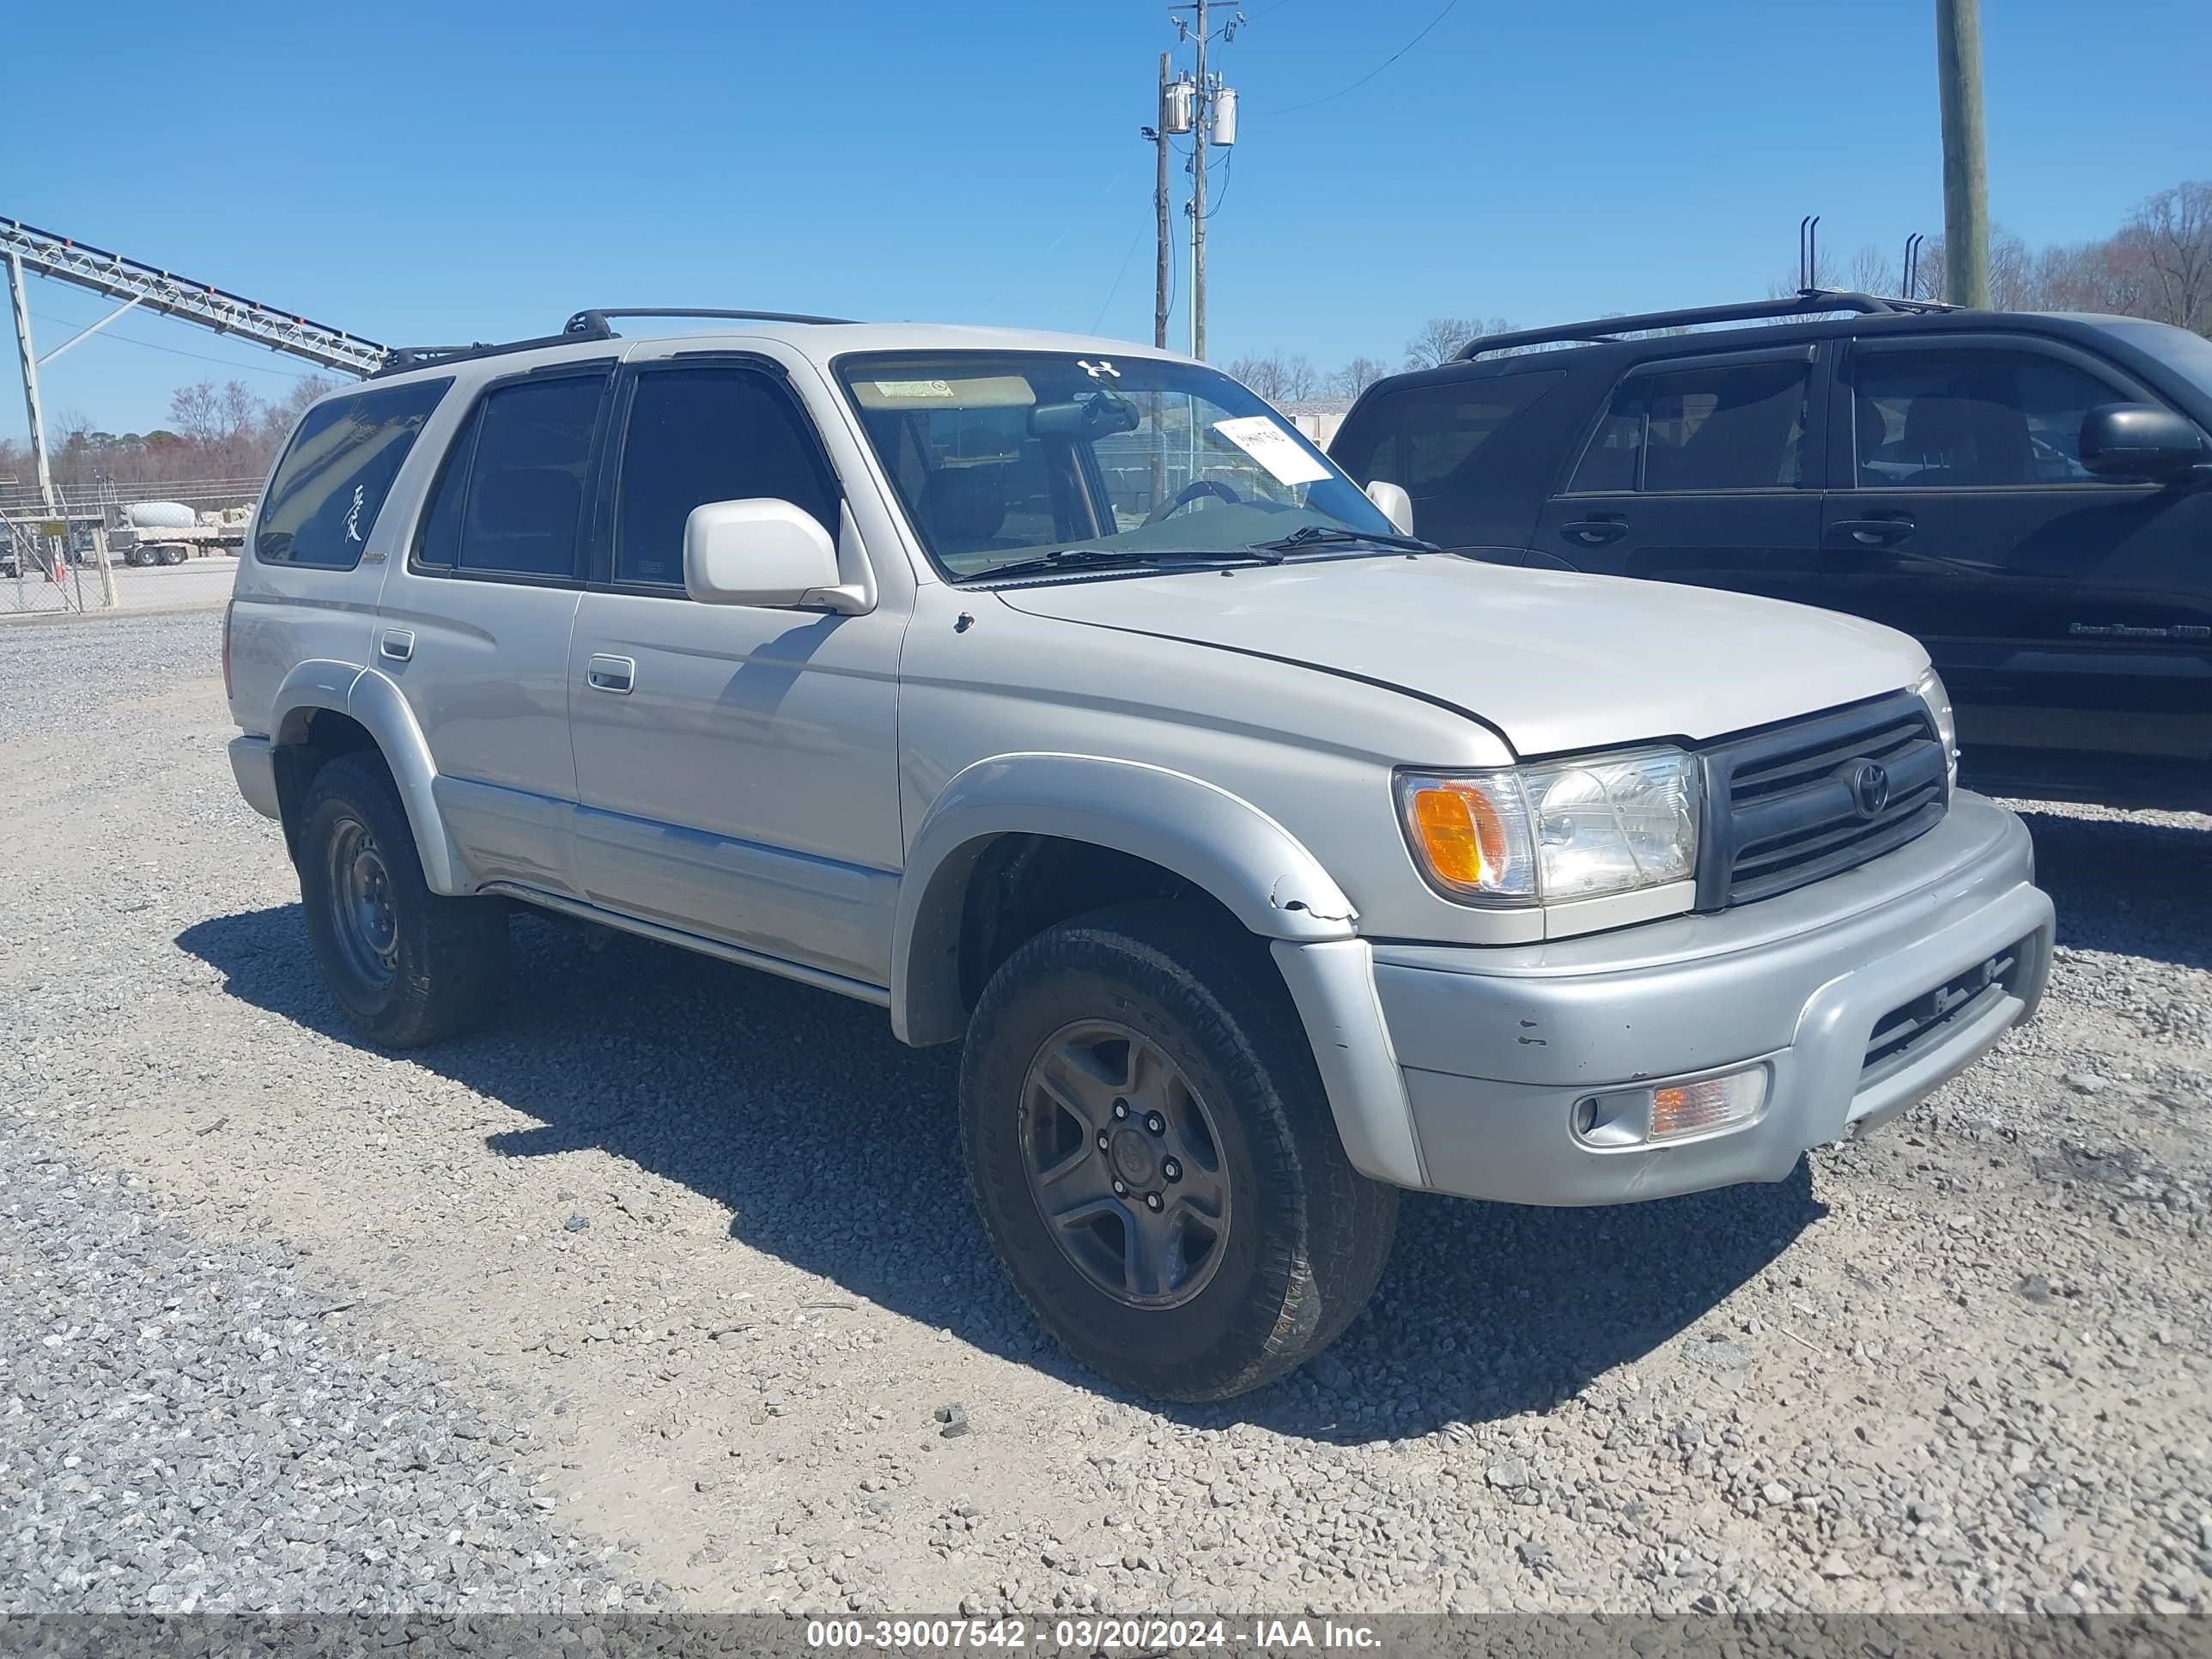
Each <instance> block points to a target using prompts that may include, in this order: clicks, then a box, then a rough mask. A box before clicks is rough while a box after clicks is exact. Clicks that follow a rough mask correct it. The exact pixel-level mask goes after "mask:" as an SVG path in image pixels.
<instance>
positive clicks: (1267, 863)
mask: <svg viewBox="0 0 2212 1659" xmlns="http://www.w3.org/2000/svg"><path fill="white" fill-rule="evenodd" d="M1009 837H1029V838H1032V839H1033V840H1035V841H1040V842H1052V843H1056V844H1061V845H1065V846H1068V847H1072V848H1079V849H1085V850H1086V851H1089V852H1095V853H1096V854H1102V855H1105V856H1107V857H1109V858H1113V859H1118V860H1126V861H1127V864H1128V865H1130V866H1134V867H1135V868H1137V869H1139V870H1148V871H1151V872H1158V873H1159V874H1161V875H1163V876H1164V877H1166V878H1169V879H1170V881H1171V882H1173V883H1175V884H1181V885H1182V887H1183V888H1185V889H1187V890H1190V891H1192V892H1194V893H1195V894H1198V895H1203V896H1204V897H1205V898H1206V899H1207V900H1209V901H1210V902H1212V903H1214V904H1216V905H1218V906H1219V907H1220V908H1221V909H1222V910H1224V911H1225V912H1226V913H1227V914H1228V915H1230V916H1231V917H1233V918H1234V919H1235V920H1236V921H1237V923H1238V924H1239V925H1241V926H1242V927H1245V928H1246V929H1248V930H1249V931H1250V932H1251V933H1255V934H1257V935H1259V936H1260V937H1261V938H1264V939H1281V940H1291V941H1298V942H1314V941H1319V940H1323V939H1349V938H1352V936H1353V933H1354V931H1355V930H1354V923H1355V922H1356V921H1357V912H1356V911H1355V910H1354V908H1353V907H1352V901H1351V900H1350V899H1349V898H1347V897H1346V896H1345V893H1344V891H1343V890H1342V889H1341V888H1340V887H1339V886H1338V885H1337V884H1336V882H1335V881H1334V878H1331V877H1330V875H1329V874H1328V871H1327V870H1325V869H1323V868H1322V865H1321V863H1320V861H1319V860H1317V859H1316V858H1315V856H1314V855H1313V854H1312V853H1311V852H1310V851H1309V850H1308V849H1307V848H1305V847H1304V845H1303V844H1302V843H1301V842H1299V841H1298V840H1297V837H1295V836H1292V835H1291V832H1290V831H1289V830H1288V829H1285V828H1284V827H1283V825H1282V824H1280V823H1278V822H1276V821H1275V820H1274V819H1273V817H1269V816H1268V815H1267V813H1266V812H1264V811H1261V809H1260V808H1258V807H1256V806H1255V805H1252V804H1251V803H1250V802H1249V801H1247V800H1244V799H1241V798H1240V797H1238V796H1236V795H1233V794H1231V793H1229V792H1228V791H1227V790H1225V789H1222V788H1219V787H1217V786H1215V785H1213V784H1210V783H1207V782H1206V781H1203V780H1201V779H1199V778H1194V777H1191V776H1189V775H1187V774H1184V773H1181V772H1176V771H1171V770H1170V769H1167V768H1164V767H1158V766H1152V765H1147V764H1145V763H1140V762H1135V761H1123V760H1108V759H1100V758H1097V757H1089V756H1081V755H1062V754H1018V755H1003V756H998V757H994V758H992V759H989V760H986V761H979V762H977V763H975V764H974V765H972V766H969V768H967V769H965V770H963V771H962V772H961V773H959V774H958V775H956V776H955V777H954V778H953V779H952V781H951V782H950V783H948V784H946V786H945V788H944V789H943V790H942V791H941V792H940V793H939V795H938V797H937V799H936V800H935V801H934V802H933V804H932V805H931V807H930V810H929V811H928V814H927V817H925V818H924V819H923V820H922V823H921V827H920V828H919V829H917V830H916V831H915V836H914V838H913V841H912V842H911V844H910V845H909V847H908V855H907V863H906V871H905V873H904V875H903V876H902V878H901V880H900V883H899V898H898V911H897V915H896V919H895V921H894V922H893V927H892V935H891V964H890V968H891V971H890V993H891V996H890V1011H891V1024H892V1029H893V1030H895V1031H896V1034H897V1035H898V1036H899V1037H900V1038H901V1040H902V1041H904V1042H910V1043H915V1044H917V1045H921V1044H927V1043H933V1042H951V1041H952V1040H954V1039H956V1038H957V1037H958V1036H960V1035H961V1034H962V1033H963V1031H964V1030H966V1028H967V1021H968V1016H969V1011H970V1009H971V1007H972V1006H973V996H974V993H975V990H977V989H979V988H980V987H979V986H977V985H975V984H974V983H973V982H972V981H973V980H974V978H975V975H974V973H973V971H972V961H971V963H970V964H969V969H970V970H969V971H966V972H963V947H964V946H966V945H969V940H970V937H971V935H970V932H969V925H968V924H969V915H970V914H971V908H972V905H973V902H974V900H975V896H976V893H977V888H976V883H977V880H978V876H979V872H984V871H987V870H988V869H989V868H990V860H992V858H993V857H994V851H993V849H994V848H1004V846H1005V845H1006V842H1007V839H1008V838H1009ZM1054 919H1057V918H1054ZM1017 942H1018V941H1017Z"/></svg>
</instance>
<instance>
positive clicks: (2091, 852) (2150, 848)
mask: <svg viewBox="0 0 2212 1659" xmlns="http://www.w3.org/2000/svg"><path fill="white" fill-rule="evenodd" d="M2011 805H2012V807H2013V810H2014V811H2016V812H2018V813H2019V814H2020V816H2021V822H2023V823H2026V824H2027V828H2028V831H2029V833H2030V834H2031V835H2033V836H2034V837H2035V879H2036V882H2037V884H2039V886H2041V887H2042V889H2043V890H2045V892H2047V893H2049V894H2050V895H2051V902H2052V903H2053V904H2054V905H2056V906H2057V909H2058V942H2059V943H2060V944H2061V945H2073V946H2075V947H2077V948H2079V949H2081V950H2085V951H2112V952H2113V953H2114V954H2116V955H2120V956H2130V957H2154V958H2155V959H2157V960H2159V961H2160V962H2169V963H2172V964H2174V966H2176V967H2179V968H2197V969H2203V968H2212V829H2205V828H2203V827H2201V826H2200V825H2199V824H2197V823H2186V822H2185V823H2155V822H2152V821H2150V820H2148V819H2145V818H2142V817H2125V818H2105V817H2076V816H2074V815H2072V814H2069V813H2064V812H2052V811H2042V810H2039V809H2038V808H2036V807H2034V806H2032V805H2027V804H2026V803H2023V802H2018V801H2015V802H2013V803H2011Z"/></svg>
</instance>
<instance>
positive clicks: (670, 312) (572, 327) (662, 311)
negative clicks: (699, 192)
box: [564, 306, 854, 339]
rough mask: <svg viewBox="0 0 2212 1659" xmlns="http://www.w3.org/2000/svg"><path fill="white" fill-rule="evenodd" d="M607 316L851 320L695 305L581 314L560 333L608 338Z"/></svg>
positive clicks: (739, 320)
mask: <svg viewBox="0 0 2212 1659" xmlns="http://www.w3.org/2000/svg"><path fill="white" fill-rule="evenodd" d="M610 317H720V318H723V319H726V320H728V321H730V322H737V323H849V322H851V321H853V320H854V319H852V318H850V317H810V316H808V315H807V314H806V313H805V312H803V311H720V310H716V309H714V307H703V308H702V307H697V306H636V307H630V308H629V309H626V310H619V311H610V310H604V309H603V310H597V311H580V312H578V313H576V314H575V315H574V316H573V317H571V318H570V319H568V325H567V327H566V329H565V330H564V332H566V333H569V334H584V335H590V334H593V333H594V332H596V333H597V334H598V336H599V337H600V338H603V339H604V338H607V337H611V336H612V335H613V333H614V330H612V329H611V328H609V327H608V326H607V319H609V318H610Z"/></svg>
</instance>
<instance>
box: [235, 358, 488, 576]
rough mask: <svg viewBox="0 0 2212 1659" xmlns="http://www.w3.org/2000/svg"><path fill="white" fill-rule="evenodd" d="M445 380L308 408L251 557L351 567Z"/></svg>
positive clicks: (281, 464)
mask: <svg viewBox="0 0 2212 1659" xmlns="http://www.w3.org/2000/svg"><path fill="white" fill-rule="evenodd" d="M451 386H453V381H452V380H412V381H410V382H408V383H407V384H406V385H404V386H385V387H382V388H380V389H378V390H376V391H374V392H351V393H349V394H347V395H345V396H343V397H337V398H328V399H326V400H325V401H324V402H322V403H319V404H316V405H315V406H314V407H313V409H311V410H308V411H307V418H306V419H305V420H303V421H301V422H300V429H299V430H298V431H297V432H295V434H293V435H292V441H291V442H290V443H289V445H287V446H286V447H285V450H284V454H283V459H280V460H279V461H278V462H277V463H276V476H275V477H273V478H271V479H270V483H269V498H268V500H267V501H266V502H264V505H263V507H262V509H261V513H260V516H259V518H258V520H256V522H255V525H254V531H253V556H254V557H255V558H256V559H258V560H259V561H261V562H263V563H264V564H299V565H310V566H313V567H314V568H317V569H322V570H350V569H352V568H354V567H355V566H356V565H357V564H359V563H360V562H361V556H362V551H363V550H365V549H366V548H367V546H368V533H369V531H370V530H371V529H372V528H373V527H374V525H375V523H376V515H377V514H378V513H380V512H381V511H382V510H383V508H384V498H385V497H386V495H389V494H391V492H392V480H393V479H395V478H397V477H398V476H399V468H400V465H401V464H402V463H403V462H404V461H405V460H406V459H407V452H408V451H409V450H410V449H412V448H413V447H415V440H416V438H417V437H419V436H420V435H422V424H423V422H426V421H428V419H429V418H430V414H431V411H432V410H435V409H436V408H437V406H438V404H439V400H440V399H441V398H444V396H445V395H446V392H447V389H448V388H450V387H451Z"/></svg>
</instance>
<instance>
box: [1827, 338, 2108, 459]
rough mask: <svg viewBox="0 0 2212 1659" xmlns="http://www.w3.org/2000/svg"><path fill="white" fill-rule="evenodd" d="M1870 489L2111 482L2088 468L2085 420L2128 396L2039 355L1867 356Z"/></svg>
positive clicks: (1951, 350)
mask: <svg viewBox="0 0 2212 1659" xmlns="http://www.w3.org/2000/svg"><path fill="white" fill-rule="evenodd" d="M1851 378H1852V380H1853V383H1854V384H1853V395H1854V401H1853V405H1852V424H1853V426H1854V428H1855V437H1856V441H1857V447H1858V480H1859V488H1860V489H1987V488H1989V487H1990V486H1993V485H1996V486H2002V485H2008V484H2009V485H2033V484H2054V483H2058V484H2064V483H2081V484H2087V483H2103V482H2106V480H2101V479H2100V478H2098V477H2096V475H2095V474H2093V473H2092V472H2091V471H2089V470H2088V468H2087V467H2085V466H2083V465H2081V417H2082V416H2084V415H2086V414H2087V413H2088V412H2089V410H2092V409H2093V408H2095V407H2096V406H2097V405H2098V404H2110V403H2121V402H2125V401H2127V399H2128V398H2129V396H2130V394H2129V393H2127V392H2123V391H2120V390H2118V388H2116V387H2114V386H2110V385H2108V384H2107V383H2106V382H2105V381H2104V380H2100V379H2099V378H2098V377H2097V376H2095V375H2093V374H2090V373H2089V372H2088V371H2087V370H2086V369H2082V368H2075V366H2074V365H2073V364H2071V363H2069V362H2061V361H2060V360H2059V359H2057V358H2056V357H2047V356H2044V355H2043V354H2041V353H2040V352H2035V351H2021V350H2004V349H1996V348H1993V347H1986V346H1930V347H1928V348H1926V349H1917V350H1896V351H1888V350H1885V351H1875V352H1864V353H1862V354H1861V355H1860V356H1859V357H1858V359H1857V362H1856V363H1855V364H1854V365H1853V368H1852V375H1851Z"/></svg>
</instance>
